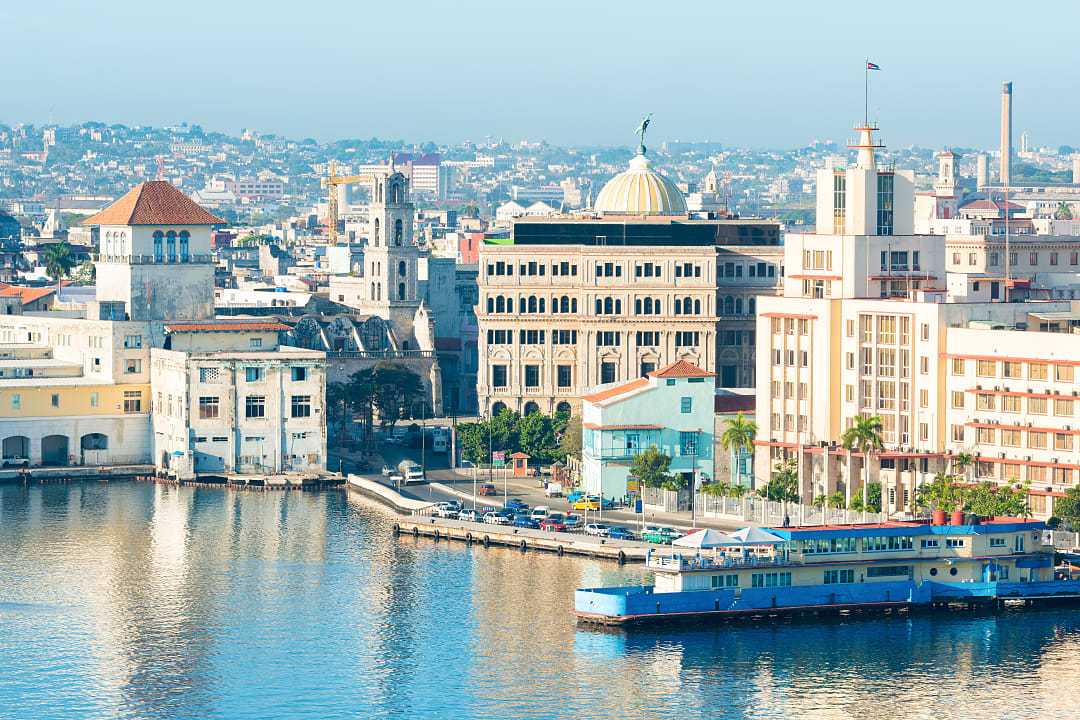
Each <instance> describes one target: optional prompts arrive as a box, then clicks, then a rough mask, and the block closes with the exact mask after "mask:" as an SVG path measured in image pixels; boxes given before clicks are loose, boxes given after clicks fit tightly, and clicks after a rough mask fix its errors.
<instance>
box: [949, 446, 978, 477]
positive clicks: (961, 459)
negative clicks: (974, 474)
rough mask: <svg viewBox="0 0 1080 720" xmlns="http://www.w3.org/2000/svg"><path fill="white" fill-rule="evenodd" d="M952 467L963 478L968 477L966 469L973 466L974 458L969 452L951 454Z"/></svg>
mask: <svg viewBox="0 0 1080 720" xmlns="http://www.w3.org/2000/svg"><path fill="white" fill-rule="evenodd" d="M951 462H952V469H953V472H954V473H955V474H957V475H959V476H961V477H963V478H964V479H965V480H966V479H967V477H968V471H969V470H970V469H971V468H973V467H975V458H974V456H973V455H972V454H971V453H969V452H961V453H957V454H956V455H953V456H952V461H951Z"/></svg>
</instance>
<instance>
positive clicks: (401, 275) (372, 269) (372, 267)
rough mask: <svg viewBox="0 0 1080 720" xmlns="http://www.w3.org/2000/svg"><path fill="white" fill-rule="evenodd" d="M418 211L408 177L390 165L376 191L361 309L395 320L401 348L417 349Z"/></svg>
mask: <svg viewBox="0 0 1080 720" xmlns="http://www.w3.org/2000/svg"><path fill="white" fill-rule="evenodd" d="M414 214H415V210H414V206H413V203H412V202H411V201H410V199H409V181H408V179H407V178H406V177H405V176H404V175H403V174H402V173H400V172H398V171H397V170H395V168H394V166H393V164H391V165H390V166H389V167H388V171H387V173H386V174H385V175H379V176H378V177H376V178H375V181H374V183H373V185H372V189H371V205H370V208H369V211H368V243H367V246H366V247H365V248H364V278H365V287H364V289H365V291H366V292H365V294H366V302H365V303H364V305H365V307H363V308H361V310H364V311H366V312H368V313H370V314H372V315H378V316H379V317H381V318H383V319H385V320H388V321H389V322H390V324H391V326H392V327H393V329H394V333H395V335H396V336H397V339H398V342H399V348H398V349H400V350H405V349H413V350H415V349H417V347H416V338H415V333H414V332H413V319H414V317H415V316H416V310H417V308H418V307H419V305H420V296H419V283H418V281H417V258H418V256H419V248H417V246H416V243H414V242H413V217H414ZM404 343H409V346H408V347H406V346H405V344H404Z"/></svg>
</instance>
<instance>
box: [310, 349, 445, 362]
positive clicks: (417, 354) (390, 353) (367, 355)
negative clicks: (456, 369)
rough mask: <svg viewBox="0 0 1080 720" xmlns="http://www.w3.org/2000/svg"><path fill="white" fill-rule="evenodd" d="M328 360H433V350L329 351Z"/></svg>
mask: <svg viewBox="0 0 1080 720" xmlns="http://www.w3.org/2000/svg"><path fill="white" fill-rule="evenodd" d="M326 357H328V358H340V359H350V358H353V359H360V360H368V359H374V360H393V359H395V358H433V357H435V351H434V350H329V351H327V353H326Z"/></svg>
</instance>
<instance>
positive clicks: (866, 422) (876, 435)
mask: <svg viewBox="0 0 1080 720" xmlns="http://www.w3.org/2000/svg"><path fill="white" fill-rule="evenodd" d="M840 443H841V444H842V445H843V446H844V447H845V448H847V449H848V451H849V452H852V451H854V452H861V453H862V454H863V486H862V504H863V508H864V512H865V508H866V506H867V497H866V488H867V486H868V485H869V484H870V460H871V458H872V457H873V454H874V453H875V452H876V451H878V450H881V449H882V448H883V447H885V444H884V443H883V442H882V440H881V417H880V416H878V415H871V416H870V417H862V416H861V415H860V416H857V417H856V418H855V422H854V423H852V425H851V427H849V428H848V429H847V430H845V431H844V434H843V435H841V436H840ZM882 505H884V503H882Z"/></svg>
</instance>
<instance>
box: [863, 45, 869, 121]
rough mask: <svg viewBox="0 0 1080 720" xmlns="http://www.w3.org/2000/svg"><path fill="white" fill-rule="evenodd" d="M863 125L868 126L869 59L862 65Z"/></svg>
mask: <svg viewBox="0 0 1080 720" xmlns="http://www.w3.org/2000/svg"><path fill="white" fill-rule="evenodd" d="M863 77H864V81H863V125H867V126H868V125H870V58H866V63H865V64H864V65H863Z"/></svg>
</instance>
